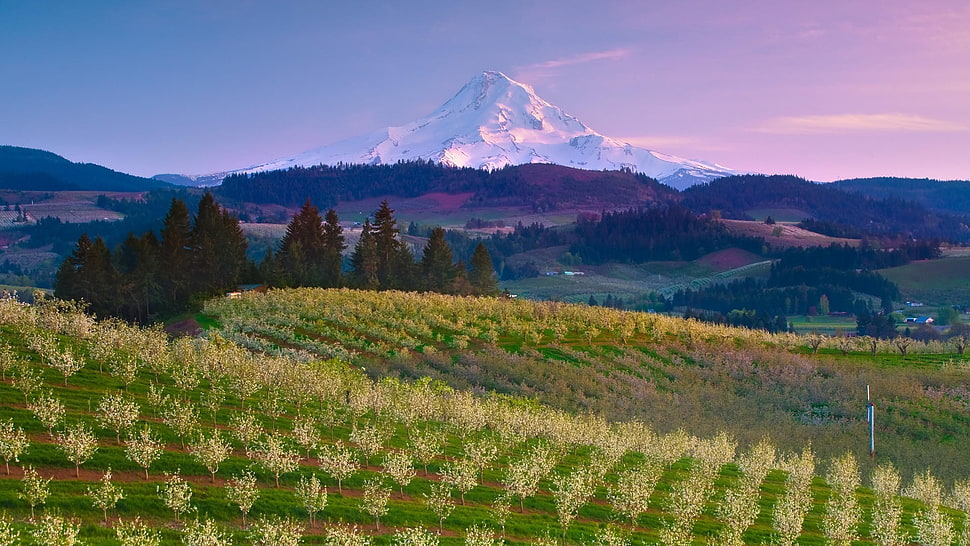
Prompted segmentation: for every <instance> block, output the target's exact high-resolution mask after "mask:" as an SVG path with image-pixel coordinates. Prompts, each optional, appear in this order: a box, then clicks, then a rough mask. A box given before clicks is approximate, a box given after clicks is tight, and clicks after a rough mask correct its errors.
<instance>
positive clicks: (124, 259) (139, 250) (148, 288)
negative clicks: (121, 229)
mask: <svg viewBox="0 0 970 546" xmlns="http://www.w3.org/2000/svg"><path fill="white" fill-rule="evenodd" d="M158 252H159V245H158V238H156V237H155V233H154V232H152V231H147V232H145V234H144V235H142V236H141V237H136V236H135V234H134V233H129V234H128V237H127V238H126V239H125V241H124V243H122V244H121V247H120V248H119V249H118V251H117V252H116V256H115V263H116V264H117V265H116V267H117V269H118V272H119V274H120V275H121V284H120V290H119V295H120V296H121V298H122V303H121V309H122V315H123V316H124V317H125V318H127V319H129V320H133V321H138V322H146V321H148V319H149V318H150V317H151V315H152V312H153V310H154V309H155V306H156V305H157V304H158V303H159V302H160V300H161V297H162V292H161V284H160V283H159V271H158V265H159V264H158Z"/></svg>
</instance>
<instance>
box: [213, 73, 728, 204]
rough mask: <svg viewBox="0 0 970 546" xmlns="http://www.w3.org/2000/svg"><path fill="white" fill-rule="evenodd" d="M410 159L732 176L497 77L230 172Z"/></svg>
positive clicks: (685, 179)
mask: <svg viewBox="0 0 970 546" xmlns="http://www.w3.org/2000/svg"><path fill="white" fill-rule="evenodd" d="M414 159H425V160H427V159H431V160H434V161H435V162H439V163H444V164H448V165H454V166H461V167H474V168H483V169H496V168H501V167H504V166H506V165H522V164H526V163H554V164H558V165H565V166H568V167H574V168H580V169H589V170H604V169H608V170H618V169H623V168H625V169H630V170H633V171H636V172H642V173H644V174H646V175H648V176H651V177H654V178H656V179H658V180H660V181H661V182H665V183H667V184H668V185H671V186H673V187H676V188H678V189H683V188H685V187H687V186H690V185H693V184H696V183H698V182H703V181H707V180H711V179H713V178H718V177H721V176H727V175H731V174H736V173H735V172H734V171H732V170H731V169H728V168H725V167H721V166H718V165H713V164H708V163H702V162H698V161H691V160H687V159H682V158H679V157H675V156H672V155H667V154H662V153H659V152H654V151H651V150H647V149H644V148H637V147H635V146H632V145H630V144H628V143H625V142H620V141H618V140H615V139H612V138H610V137H607V136H603V135H601V134H599V133H597V132H596V131H593V130H592V129H590V128H589V127H587V126H586V125H584V124H583V123H582V122H580V121H579V120H578V119H576V118H575V117H573V116H571V115H569V114H567V113H565V112H563V111H562V109H560V108H559V107H557V106H553V105H551V104H549V103H548V102H546V101H544V100H543V99H541V98H540V97H538V96H536V94H535V92H534V91H533V90H532V88H531V87H529V86H528V85H525V84H522V83H519V82H517V81H514V80H512V79H511V78H509V77H508V76H506V75H505V74H502V73H501V72H483V73H482V74H480V75H478V76H475V77H474V78H472V80H471V81H470V82H468V83H467V84H466V85H465V86H464V87H462V89H461V90H460V91H459V92H458V94H456V95H455V96H454V97H452V98H451V100H449V101H448V102H446V103H445V104H444V105H443V106H441V107H440V108H438V109H437V110H436V111H434V112H432V113H431V114H430V115H428V116H427V117H424V118H422V119H419V120H417V121H414V122H412V123H409V124H407V125H404V126H401V127H388V128H386V129H382V130H379V131H375V132H373V133H370V134H367V135H362V136H359V137H356V138H351V139H348V140H344V141H342V142H337V143H335V144H331V145H328V146H323V147H320V148H316V149H313V150H309V151H306V152H303V153H301V154H298V155H295V156H292V157H288V158H282V159H277V160H275V161H270V162H268V163H262V164H259V165H254V166H251V167H249V168H246V169H240V170H237V171H233V172H260V171H268V170H277V169H286V168H289V167H294V166H310V165H317V164H326V165H334V164H337V163H341V162H342V163H352V164H360V163H363V164H382V163H383V164H390V163H396V162H398V161H401V160H404V161H407V160H414ZM222 174H224V173H219V175H222Z"/></svg>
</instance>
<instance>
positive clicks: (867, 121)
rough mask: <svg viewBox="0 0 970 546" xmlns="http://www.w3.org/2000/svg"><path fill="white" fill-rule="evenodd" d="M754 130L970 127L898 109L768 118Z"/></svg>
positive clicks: (817, 131)
mask: <svg viewBox="0 0 970 546" xmlns="http://www.w3.org/2000/svg"><path fill="white" fill-rule="evenodd" d="M754 130H755V131H757V132H761V133H772V134H782V135H811V134H826V133H843V132H849V131H859V132H862V131H867V132H890V131H891V132H934V133H938V132H953V131H967V130H970V127H968V126H966V125H963V124H960V123H954V122H952V121H946V120H939V119H933V118H927V117H923V116H918V115H913V114H898V113H896V114H834V115H822V116H794V117H780V118H773V119H769V120H768V121H767V122H765V123H764V124H762V125H761V126H760V127H757V128H756V129H754Z"/></svg>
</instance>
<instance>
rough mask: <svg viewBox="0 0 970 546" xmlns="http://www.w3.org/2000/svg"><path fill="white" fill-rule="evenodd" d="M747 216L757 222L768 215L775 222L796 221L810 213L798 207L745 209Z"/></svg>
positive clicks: (808, 216) (763, 219)
mask: <svg viewBox="0 0 970 546" xmlns="http://www.w3.org/2000/svg"><path fill="white" fill-rule="evenodd" d="M745 212H747V213H748V216H750V217H752V218H754V219H755V220H757V221H758V222H764V221H765V219H767V218H768V217H769V216H771V218H772V219H774V221H776V222H792V223H796V224H797V223H798V222H801V221H802V220H804V219H806V218H810V217H811V216H812V215H811V214H809V213H807V212H805V211H803V210H798V209H781V208H778V209H750V210H746V211H745Z"/></svg>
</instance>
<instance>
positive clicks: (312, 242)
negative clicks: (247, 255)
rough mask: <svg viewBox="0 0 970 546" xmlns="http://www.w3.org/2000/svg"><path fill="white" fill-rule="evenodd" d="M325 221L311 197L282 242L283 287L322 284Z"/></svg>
mask: <svg viewBox="0 0 970 546" xmlns="http://www.w3.org/2000/svg"><path fill="white" fill-rule="evenodd" d="M323 249H324V238H323V221H322V220H321V219H320V211H319V209H317V207H315V206H314V205H313V203H311V202H310V200H309V199H307V200H306V202H305V203H303V207H302V208H301V209H300V212H298V213H297V214H296V215H294V216H293V219H292V220H290V223H289V225H287V226H286V233H285V234H284V235H283V239H282V241H280V250H279V252H278V254H277V257H278V260H279V265H280V268H281V270H282V275H283V278H282V279H280V280H279V281H280V282H279V284H281V285H283V286H320V285H321V283H322V277H323Z"/></svg>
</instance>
